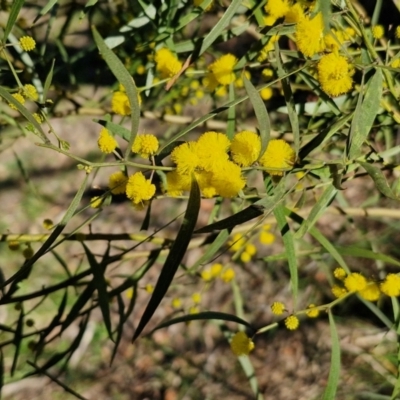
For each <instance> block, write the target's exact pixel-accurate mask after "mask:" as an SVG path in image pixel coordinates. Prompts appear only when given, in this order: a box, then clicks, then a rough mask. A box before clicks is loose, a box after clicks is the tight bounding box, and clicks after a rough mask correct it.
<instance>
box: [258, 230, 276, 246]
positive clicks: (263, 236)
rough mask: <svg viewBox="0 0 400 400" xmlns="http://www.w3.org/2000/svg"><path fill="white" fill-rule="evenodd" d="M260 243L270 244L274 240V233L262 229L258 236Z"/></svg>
mask: <svg viewBox="0 0 400 400" xmlns="http://www.w3.org/2000/svg"><path fill="white" fill-rule="evenodd" d="M259 241H260V243H261V244H272V243H274V242H275V235H274V234H273V233H271V232H268V231H262V232H261V233H260V236H259Z"/></svg>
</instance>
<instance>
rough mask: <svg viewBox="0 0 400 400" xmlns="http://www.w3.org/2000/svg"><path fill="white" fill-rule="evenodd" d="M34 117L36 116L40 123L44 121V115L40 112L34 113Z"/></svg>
mask: <svg viewBox="0 0 400 400" xmlns="http://www.w3.org/2000/svg"><path fill="white" fill-rule="evenodd" d="M32 117H33V118H35V120H36V122H37V123H38V124H41V123H42V122H43V117H42V116H41V115H40V114H39V113H33V114H32Z"/></svg>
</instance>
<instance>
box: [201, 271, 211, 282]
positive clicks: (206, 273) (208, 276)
mask: <svg viewBox="0 0 400 400" xmlns="http://www.w3.org/2000/svg"><path fill="white" fill-rule="evenodd" d="M200 275H201V279H203V280H204V281H206V282H210V281H212V280H213V273H212V271H211V268H206V269H205V270H204V271H202V272H201V274H200Z"/></svg>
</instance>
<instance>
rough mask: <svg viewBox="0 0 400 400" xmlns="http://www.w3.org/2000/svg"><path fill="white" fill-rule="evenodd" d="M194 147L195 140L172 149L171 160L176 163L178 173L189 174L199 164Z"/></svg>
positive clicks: (195, 145) (195, 144)
mask: <svg viewBox="0 0 400 400" xmlns="http://www.w3.org/2000/svg"><path fill="white" fill-rule="evenodd" d="M196 148H197V143H196V142H187V143H183V144H181V145H179V146H177V147H175V148H174V150H172V152H171V160H172V161H173V162H174V163H175V164H176V169H177V171H178V173H179V174H182V175H184V174H186V175H190V174H191V173H192V172H194V170H195V169H196V168H197V167H198V166H199V163H200V160H199V157H198V155H197V151H196Z"/></svg>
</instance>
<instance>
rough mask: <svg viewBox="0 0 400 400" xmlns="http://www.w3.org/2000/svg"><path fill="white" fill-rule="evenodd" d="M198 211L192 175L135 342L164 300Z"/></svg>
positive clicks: (135, 335) (185, 248)
mask: <svg viewBox="0 0 400 400" xmlns="http://www.w3.org/2000/svg"><path fill="white" fill-rule="evenodd" d="M199 210H200V188H199V185H198V183H197V181H196V178H195V177H194V175H192V185H191V189H190V196H189V201H188V206H187V210H186V213H185V216H184V219H183V222H182V225H181V227H180V229H179V232H178V235H177V237H176V239H175V241H174V243H173V245H172V247H171V250H170V251H169V253H168V256H167V259H166V260H165V264H164V266H163V268H162V270H161V273H160V276H159V277H158V280H157V283H156V285H155V288H154V292H153V293H152V296H151V298H150V301H149V303H148V304H147V307H146V309H145V311H144V313H143V315H142V318H141V319H140V322H139V325H138V327H137V328H136V331H135V334H134V336H133V340H135V339H136V338H137V337H138V336H139V335H140V333H141V332H142V331H143V329H144V328H145V326H146V325H147V323H148V322H149V321H150V319H151V317H152V316H153V314H154V312H155V311H156V309H157V307H158V306H159V304H160V303H161V300H162V299H163V298H164V296H165V294H166V293H167V290H168V288H169V286H170V284H171V282H172V280H173V279H174V276H175V273H176V271H177V269H178V267H179V264H180V263H181V261H182V258H183V256H184V255H185V253H186V250H187V248H188V246H189V243H190V240H191V238H192V234H193V231H194V227H195V226H196V222H197V218H198V215H199Z"/></svg>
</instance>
